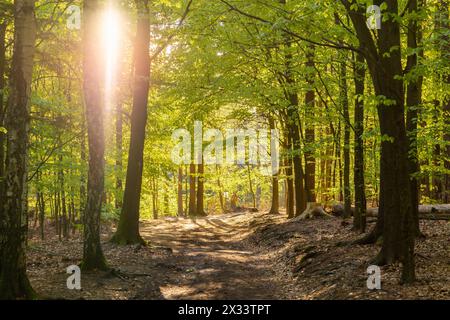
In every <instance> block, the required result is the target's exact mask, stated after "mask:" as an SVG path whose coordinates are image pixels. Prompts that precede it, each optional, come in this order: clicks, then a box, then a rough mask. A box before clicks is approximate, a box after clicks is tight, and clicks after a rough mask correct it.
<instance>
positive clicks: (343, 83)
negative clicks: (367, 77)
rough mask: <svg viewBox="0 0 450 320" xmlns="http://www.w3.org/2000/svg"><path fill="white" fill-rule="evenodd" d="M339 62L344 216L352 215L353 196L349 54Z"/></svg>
mask: <svg viewBox="0 0 450 320" xmlns="http://www.w3.org/2000/svg"><path fill="white" fill-rule="evenodd" d="M341 58H342V59H343V60H342V61H341V62H340V63H339V71H340V86H339V91H340V103H341V106H342V113H343V117H344V176H343V178H344V217H345V218H348V217H350V216H351V210H352V196H351V192H350V114H349V110H348V107H349V106H348V96H347V91H348V85H347V66H346V63H347V54H345V55H342V57H341Z"/></svg>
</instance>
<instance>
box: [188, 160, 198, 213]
mask: <svg viewBox="0 0 450 320" xmlns="http://www.w3.org/2000/svg"><path fill="white" fill-rule="evenodd" d="M196 213H197V209H196V196H195V164H193V163H191V164H190V166H189V216H191V217H193V216H195V215H196Z"/></svg>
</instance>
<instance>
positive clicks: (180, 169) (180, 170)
mask: <svg viewBox="0 0 450 320" xmlns="http://www.w3.org/2000/svg"><path fill="white" fill-rule="evenodd" d="M177 187H178V191H177V204H178V213H177V214H178V216H179V217H182V216H183V214H184V212H183V167H182V166H181V165H180V166H179V167H178V183H177Z"/></svg>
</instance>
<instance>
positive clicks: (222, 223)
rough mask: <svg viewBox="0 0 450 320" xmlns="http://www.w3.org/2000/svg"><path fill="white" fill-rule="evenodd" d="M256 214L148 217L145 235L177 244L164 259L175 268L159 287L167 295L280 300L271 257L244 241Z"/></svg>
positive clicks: (161, 243) (167, 245)
mask: <svg viewBox="0 0 450 320" xmlns="http://www.w3.org/2000/svg"><path fill="white" fill-rule="evenodd" d="M251 221H252V215H251V214H244V213H237V214H228V215H222V216H214V217H209V218H199V219H195V220H191V219H183V218H182V219H178V218H167V219H164V220H159V221H157V222H147V223H144V224H143V226H142V227H141V234H142V236H143V237H144V238H145V239H146V240H148V241H150V243H151V244H152V245H154V246H159V247H165V248H170V249H172V252H173V254H172V255H170V256H168V257H167V259H164V260H163V261H161V263H160V264H159V267H160V268H162V269H168V270H170V271H169V272H168V273H166V279H165V281H164V283H163V284H161V286H160V290H161V294H162V296H163V297H164V298H165V299H280V298H282V297H283V294H282V292H281V290H282V288H283V286H282V284H280V283H279V280H275V277H274V273H273V271H272V269H271V263H270V261H269V257H268V256H267V255H265V254H262V253H256V252H253V251H252V250H251V248H249V246H247V245H245V241H242V240H243V239H244V238H245V237H246V236H247V235H248V234H249V232H250V223H251Z"/></svg>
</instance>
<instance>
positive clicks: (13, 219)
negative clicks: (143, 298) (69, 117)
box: [0, 0, 36, 299]
mask: <svg viewBox="0 0 450 320" xmlns="http://www.w3.org/2000/svg"><path fill="white" fill-rule="evenodd" d="M34 10H35V1H34V0H16V1H15V2H14V28H15V31H14V53H13V61H12V68H11V74H10V88H9V95H8V104H7V111H6V119H5V125H6V129H7V151H6V165H5V184H4V195H3V196H2V199H4V201H3V202H2V204H1V205H2V206H3V211H2V212H1V216H0V223H1V224H0V229H2V232H1V236H0V258H1V259H0V261H1V262H0V299H30V298H33V297H35V293H34V290H33V288H32V287H31V284H30V282H29V280H28V277H27V274H26V258H25V245H26V238H27V227H28V225H27V222H28V220H27V209H28V206H27V195H28V193H27V192H28V189H27V178H28V177H27V173H28V163H27V157H28V134H29V123H30V94H31V79H32V73H33V56H34V51H35V38H36V22H35V16H34Z"/></svg>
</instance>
